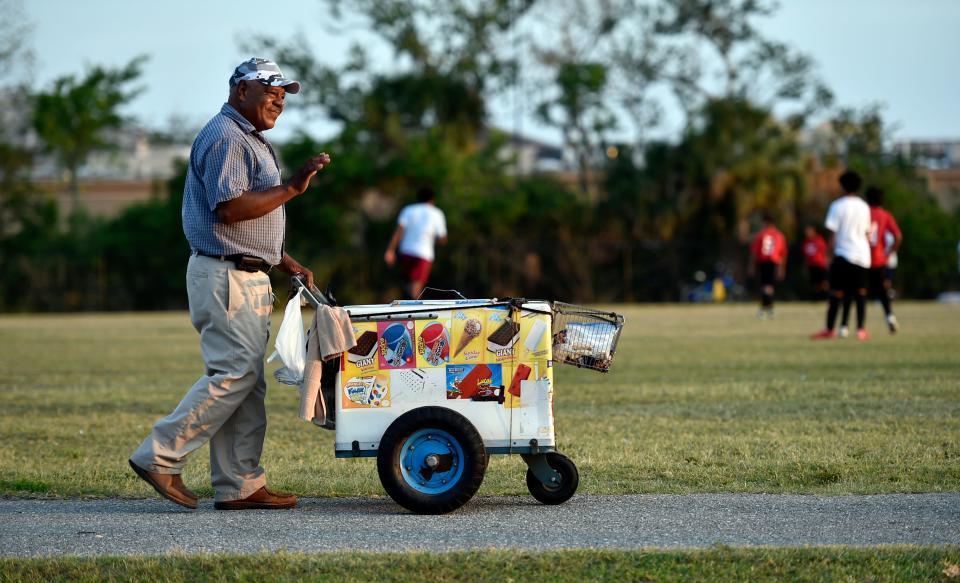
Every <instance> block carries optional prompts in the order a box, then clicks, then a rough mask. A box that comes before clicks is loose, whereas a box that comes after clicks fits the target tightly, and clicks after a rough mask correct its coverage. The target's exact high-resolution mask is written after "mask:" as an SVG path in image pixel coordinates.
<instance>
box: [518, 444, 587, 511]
mask: <svg viewBox="0 0 960 583" xmlns="http://www.w3.org/2000/svg"><path fill="white" fill-rule="evenodd" d="M546 462H547V465H549V466H550V467H551V468H553V469H554V470H556V471H557V472H558V473H559V474H560V478H559V480H558V482H557V483H555V484H544V483H543V482H541V481H540V479H539V478H537V476H536V475H535V474H534V473H533V470H531V469H529V468H527V489H528V490H530V494H531V495H532V496H533V497H534V498H536V499H537V500H539V501H540V502H542V503H544V504H563V503H564V502H566V501H567V500H569V499H570V498H571V497H572V496H573V495H574V493H575V492H576V491H577V486H579V485H580V472H578V471H577V466H576V464H574V463H573V460H571V459H570V458H568V457H567V456H565V455H563V454H561V453H556V452H550V453H547V454H546Z"/></svg>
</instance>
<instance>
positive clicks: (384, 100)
mask: <svg viewBox="0 0 960 583" xmlns="http://www.w3.org/2000/svg"><path fill="white" fill-rule="evenodd" d="M327 4H328V8H329V9H330V12H331V14H332V15H333V18H334V24H339V25H341V26H342V27H343V28H345V29H346V28H348V27H349V28H350V29H352V30H362V31H364V32H365V33H366V34H367V35H368V36H369V38H368V39H367V40H366V41H365V42H364V43H362V44H361V43H358V44H356V45H355V46H354V47H353V48H352V49H351V52H350V54H349V58H347V59H346V60H345V61H344V62H343V63H342V64H339V65H331V64H329V62H328V60H327V59H324V58H322V57H321V56H320V55H317V54H314V53H312V52H310V51H309V50H306V49H305V48H304V47H308V46H310V45H309V42H304V41H305V40H306V39H302V38H301V39H297V38H294V39H293V40H279V39H272V38H254V39H251V40H249V41H248V44H249V46H248V48H249V49H250V50H251V52H256V53H257V54H267V55H270V56H271V57H272V58H274V59H275V60H277V61H278V62H279V63H281V65H282V66H283V67H284V70H285V71H288V74H292V75H295V76H296V78H298V79H299V80H300V81H301V83H303V85H304V87H309V88H311V90H310V91H305V92H304V94H303V95H298V96H297V97H298V99H297V100H292V99H291V100H290V102H289V103H288V105H289V106H293V107H300V108H301V112H302V113H303V115H304V116H305V117H306V118H307V119H325V120H329V121H333V122H335V123H336V124H338V127H339V131H338V133H337V134H336V135H335V136H334V137H333V138H331V139H329V140H327V141H324V142H320V141H318V140H316V138H314V137H313V136H311V135H309V134H307V133H306V132H301V133H298V134H297V135H296V136H295V137H294V138H293V139H291V140H289V141H287V142H286V143H284V144H281V147H280V152H281V158H282V160H283V162H284V165H285V166H286V167H287V168H288V169H293V168H295V167H296V166H297V165H299V163H300V162H301V161H302V160H304V159H306V158H307V157H308V156H309V155H312V154H314V153H315V152H318V151H327V152H329V153H330V154H331V155H332V156H333V160H334V161H333V165H332V166H331V167H330V168H329V171H325V172H323V173H322V174H321V175H319V176H318V179H316V180H314V183H313V184H312V186H311V190H310V192H308V193H307V194H306V195H305V196H303V197H300V198H298V199H296V200H294V201H292V202H291V203H290V204H289V206H288V210H289V212H288V230H287V232H288V236H287V248H288V249H289V250H290V252H291V253H292V254H293V255H294V256H296V257H298V259H300V260H301V261H303V262H305V264H307V265H309V266H310V267H311V268H312V269H314V271H315V273H316V276H317V280H318V281H319V282H321V283H323V282H326V283H329V284H330V285H331V286H332V287H333V289H334V290H335V291H336V293H337V295H338V296H339V297H340V298H341V300H342V301H344V302H349V303H361V302H371V301H387V300H391V299H394V298H395V297H397V296H398V295H399V285H398V281H397V276H396V274H395V273H392V272H391V271H390V270H389V268H387V266H386V265H385V264H384V262H383V260H382V255H383V250H384V249H385V247H386V244H387V241H388V239H389V237H390V235H391V233H392V231H393V228H394V221H395V218H396V213H397V212H398V211H399V208H400V206H402V205H403V204H406V203H408V202H412V195H413V192H414V191H415V190H416V188H417V187H418V186H421V185H430V186H432V187H434V188H435V190H436V191H437V192H438V193H439V198H438V205H439V206H440V207H441V208H443V209H444V211H445V213H446V215H447V219H448V225H449V230H450V243H449V245H448V246H446V247H444V248H442V249H440V251H439V253H438V259H437V262H436V264H435V266H434V272H433V276H432V279H431V284H430V285H431V286H435V287H438V288H453V289H457V290H460V291H461V292H463V293H464V294H466V295H468V296H472V297H491V296H498V297H504V296H526V297H545V298H554V299H563V300H569V301H580V302H599V301H669V300H677V299H683V295H682V290H683V288H684V285H685V284H689V283H690V282H691V281H692V278H693V274H694V272H696V271H707V272H709V271H712V270H713V269H715V267H714V266H716V265H718V264H722V265H724V266H725V269H728V270H730V271H731V272H732V273H733V274H734V275H735V276H736V277H737V278H738V279H740V280H743V277H744V271H745V270H744V266H745V262H746V261H747V257H748V255H747V244H748V242H749V238H750V235H751V233H752V232H753V231H755V230H756V229H757V228H758V225H759V217H760V215H761V213H762V212H763V211H770V212H772V213H773V214H774V216H775V217H776V218H777V221H778V223H779V224H780V226H781V228H782V229H783V230H784V231H785V233H786V234H787V237H788V239H789V240H790V242H791V244H792V253H791V262H790V264H789V266H788V271H789V273H790V281H791V284H792V285H790V286H789V290H787V291H786V294H788V295H792V296H793V297H802V296H803V295H804V293H805V291H806V290H805V288H804V283H803V282H804V270H803V267H802V261H801V259H800V258H801V255H800V253H799V244H800V239H801V238H802V229H803V226H804V225H805V224H808V223H813V224H821V223H822V220H823V216H824V213H825V211H826V204H827V203H829V201H830V200H831V199H832V198H833V197H834V196H835V195H836V194H837V188H836V186H835V185H834V184H832V183H829V184H825V183H824V182H823V181H822V180H815V178H816V177H817V176H820V177H822V176H828V177H829V176H830V175H831V174H830V173H831V172H839V170H840V169H841V168H844V167H851V168H854V169H856V170H858V171H859V172H861V173H862V174H863V175H864V177H865V179H866V181H867V182H868V183H870V184H875V185H877V186H880V187H882V188H884V189H885V190H886V192H887V204H886V207H887V208H888V209H889V210H891V211H892V212H893V213H894V215H895V216H896V217H897V219H898V221H899V222H900V224H901V227H902V229H903V231H904V237H905V243H904V246H903V249H902V251H901V253H900V265H901V267H900V269H899V270H898V273H899V274H901V275H898V278H897V282H896V284H897V286H898V288H899V289H900V290H901V291H902V293H904V294H905V295H907V296H910V297H918V298H926V297H932V296H934V295H935V294H937V293H938V292H940V291H943V290H945V289H948V288H950V287H951V286H955V285H956V284H957V258H956V243H957V240H958V239H960V221H958V218H960V217H958V216H956V215H949V214H948V213H946V212H944V211H943V210H942V209H940V208H939V207H938V206H937V204H936V203H935V202H934V200H933V198H932V197H931V195H930V194H929V193H928V192H926V190H925V186H924V183H923V181H922V180H920V178H919V177H918V176H917V173H916V169H915V168H914V167H913V165H912V164H911V162H910V161H909V160H905V159H901V158H897V157H895V156H892V155H891V154H890V153H889V152H888V151H886V149H885V144H886V143H887V142H888V139H887V138H888V136H887V134H886V129H885V127H884V124H883V120H882V117H881V116H880V113H879V110H878V109H877V108H868V109H865V110H859V111H858V110H853V109H849V108H841V107H837V106H836V105H835V104H834V103H833V99H832V95H831V93H830V91H829V89H828V88H827V87H826V86H825V85H824V84H823V83H822V82H821V81H820V80H819V79H818V77H817V75H816V71H815V68H814V66H813V63H812V62H811V61H810V60H809V59H808V58H806V57H805V56H804V55H803V54H801V53H799V52H797V51H795V50H794V49H792V48H791V47H788V46H786V45H784V44H782V43H780V42H777V41H776V40H774V39H769V38H766V37H765V36H764V35H763V34H762V33H761V32H760V30H759V29H758V28H757V21H758V20H759V19H762V18H763V17H765V16H767V15H769V14H770V13H771V12H772V10H773V9H774V6H773V4H772V3H768V2H762V1H758V0H659V1H650V2H640V1H636V0H610V1H605V2H600V3H594V2H586V1H585V0H584V1H578V0H552V1H550V2H547V1H535V0H456V1H451V2H448V3H443V5H442V7H438V6H437V5H436V4H435V3H432V2H423V1H417V0H399V1H398V0H390V1H387V0H360V1H358V2H354V3H352V4H351V5H350V8H343V7H342V6H341V5H340V4H337V3H333V2H328V3H327ZM371 39H372V40H371ZM378 44H379V47H380V49H383V48H386V50H387V52H389V53H390V54H391V55H392V60H391V61H390V62H389V63H386V64H385V63H384V62H382V59H380V61H379V62H378V61H377V60H376V59H374V58H373V57H372V51H374V50H376V45H378ZM142 64H143V60H142V59H141V58H138V59H135V60H133V61H132V62H131V63H130V64H129V65H128V66H126V67H122V68H120V69H117V70H110V69H105V68H97V67H95V68H92V69H90V70H88V71H87V73H86V74H85V76H83V77H72V76H71V77H64V78H61V79H58V80H56V82H54V83H53V84H52V86H51V87H49V88H47V89H44V90H41V91H39V92H36V91H32V90H30V89H28V88H21V90H20V91H18V92H17V95H20V96H21V97H22V103H21V104H20V106H21V107H22V108H23V111H24V112H29V115H25V116H24V119H26V120H27V121H28V122H29V124H30V127H31V128H32V129H33V131H35V132H36V133H37V135H38V136H39V137H40V138H41V141H42V144H43V148H44V149H45V151H46V152H48V153H51V154H54V155H56V156H57V158H58V159H59V160H61V163H62V167H63V168H64V170H65V171H66V173H67V176H68V177H76V174H77V169H78V168H79V167H80V166H82V163H83V161H84V159H85V157H86V155H87V154H89V152H90V151H92V150H94V149H97V148H103V147H107V146H108V145H109V141H108V140H107V136H108V135H109V134H108V133H106V132H105V130H108V129H110V128H116V127H120V126H122V125H123V124H124V123H128V121H129V120H125V119H124V118H123V117H122V116H120V115H119V114H118V111H119V110H120V109H121V108H122V106H123V104H125V103H127V102H129V101H130V100H132V99H134V98H135V97H136V94H137V91H138V89H137V88H136V87H135V86H134V84H135V83H136V82H137V80H138V79H139V76H140V70H141V67H142ZM717 79H719V80H720V81H717ZM498 100H499V102H503V101H504V100H506V101H507V102H510V103H513V106H514V107H515V108H521V109H522V108H526V112H527V113H529V114H531V115H533V116H535V117H537V118H538V119H539V120H540V122H541V123H543V124H546V125H549V126H553V127H556V128H557V130H558V131H559V133H560V134H561V135H562V136H563V139H564V142H565V144H564V145H565V147H566V148H567V150H568V151H569V152H571V153H572V156H571V159H572V165H571V166H572V168H573V171H572V175H571V176H563V175H555V174H542V173H541V174H537V173H534V174H529V175H521V174H519V173H517V172H516V160H515V159H513V158H512V156H513V155H515V153H516V151H515V150H513V149H512V148H511V144H512V138H511V135H510V133H509V131H505V130H502V129H498V128H496V127H494V126H493V124H492V121H491V119H492V117H493V116H492V114H491V109H492V107H493V105H494V103H497V102H498ZM671 107H672V108H676V109H679V110H680V111H682V112H683V114H684V116H685V117H684V127H683V129H682V131H681V132H680V133H679V135H677V136H675V137H674V138H672V139H658V140H653V139H649V138H648V136H649V135H650V131H651V130H652V129H654V128H656V127H657V124H658V123H659V120H660V119H661V118H662V114H663V111H664V110H665V109H666V108H671ZM78 111H81V112H83V116H79V117H80V119H75V118H76V117H78V116H75V115H73V114H71V112H78ZM212 113H213V111H211V114H212ZM68 122H69V123H68ZM281 123H283V122H282V120H281ZM71 124H72V125H71ZM815 125H819V126H820V127H821V128H825V130H826V131H825V132H822V134H823V135H824V136H825V137H823V138H822V139H818V140H811V139H809V136H811V135H818V134H817V133H816V132H814V131H813V130H814V126H815ZM24 129H25V128H24ZM15 131H17V130H15V128H10V127H7V128H5V134H4V136H3V139H2V140H0V172H2V176H0V179H2V187H3V192H2V199H0V213H2V218H3V222H2V224H0V274H2V277H0V310H6V311H12V310H74V309H92V310H126V309H168V308H181V307H183V305H184V302H185V294H184V283H183V273H184V269H185V263H186V257H187V254H188V253H189V249H188V246H187V244H186V242H185V240H184V238H183V234H182V230H181V225H180V203H181V199H182V189H183V183H184V176H185V172H186V166H185V165H182V166H180V167H179V168H178V169H177V173H176V176H175V177H174V178H173V179H172V180H170V181H169V183H168V184H166V185H165V186H166V188H164V189H161V188H159V187H160V186H161V185H158V195H157V196H156V197H154V198H153V199H152V200H151V201H150V202H148V203H145V204H140V205H135V206H132V207H130V208H128V209H126V210H125V211H124V212H123V213H122V214H121V215H120V216H118V217H116V218H115V219H111V220H102V219H94V218H91V217H89V216H86V215H85V214H84V213H83V211H82V208H80V207H77V206H74V207H73V209H72V210H71V212H70V213H69V216H64V213H65V211H64V210H63V209H58V208H57V206H56V205H55V204H53V202H52V201H51V199H50V198H49V196H48V195H44V193H42V192H40V191H39V190H38V188H37V187H36V185H33V184H31V183H30V180H29V172H28V170H29V168H30V166H31V164H32V163H33V158H34V156H35V155H36V154H37V152H36V151H31V150H28V149H26V148H22V147H19V146H16V145H15V144H17V143H18V142H17V141H16V140H15V139H13V136H14V135H15V133H14V134H11V132H15ZM71 184H73V186H74V190H75V189H76V188H79V185H78V183H77V182H76V180H75V179H72V181H71ZM161 191H164V192H166V193H168V194H167V195H166V196H161V195H160V194H159V193H160V192H161ZM276 283H277V284H280V286H281V287H282V286H283V285H285V282H284V281H283V280H282V278H280V277H279V276H278V277H277V279H276Z"/></svg>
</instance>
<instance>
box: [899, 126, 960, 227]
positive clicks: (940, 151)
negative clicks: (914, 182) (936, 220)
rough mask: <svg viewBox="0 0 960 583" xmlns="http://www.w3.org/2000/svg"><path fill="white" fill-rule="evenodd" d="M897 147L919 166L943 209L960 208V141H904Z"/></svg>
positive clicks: (954, 209) (952, 210)
mask: <svg viewBox="0 0 960 583" xmlns="http://www.w3.org/2000/svg"><path fill="white" fill-rule="evenodd" d="M893 148H894V151H895V152H896V153H897V154H899V155H901V156H903V157H904V158H907V159H908V160H912V161H913V162H914V163H915V164H916V165H917V171H918V172H919V173H920V175H921V176H923V177H924V178H925V179H926V181H927V188H929V189H930V192H931V193H933V196H934V197H936V199H937V202H938V203H939V204H940V206H941V207H943V208H944V209H945V210H947V211H949V212H954V211H956V210H957V209H960V140H934V141H920V140H917V141H903V142H897V143H896V144H894V147H893Z"/></svg>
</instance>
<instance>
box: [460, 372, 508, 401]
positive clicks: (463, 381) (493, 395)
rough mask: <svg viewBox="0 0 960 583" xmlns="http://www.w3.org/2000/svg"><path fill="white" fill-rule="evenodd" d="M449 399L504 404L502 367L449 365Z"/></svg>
mask: <svg viewBox="0 0 960 583" xmlns="http://www.w3.org/2000/svg"><path fill="white" fill-rule="evenodd" d="M447 398H448V399H472V400H474V401H500V402H503V371H502V367H501V365H499V364H448V365H447Z"/></svg>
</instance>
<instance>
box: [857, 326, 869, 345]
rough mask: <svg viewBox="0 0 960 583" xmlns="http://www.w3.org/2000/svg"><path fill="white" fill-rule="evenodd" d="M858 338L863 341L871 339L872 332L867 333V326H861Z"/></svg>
mask: <svg viewBox="0 0 960 583" xmlns="http://www.w3.org/2000/svg"><path fill="white" fill-rule="evenodd" d="M857 340H860V341H861V342H862V341H864V340H870V334H868V333H867V329H866V328H860V329H859V330H857Z"/></svg>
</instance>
